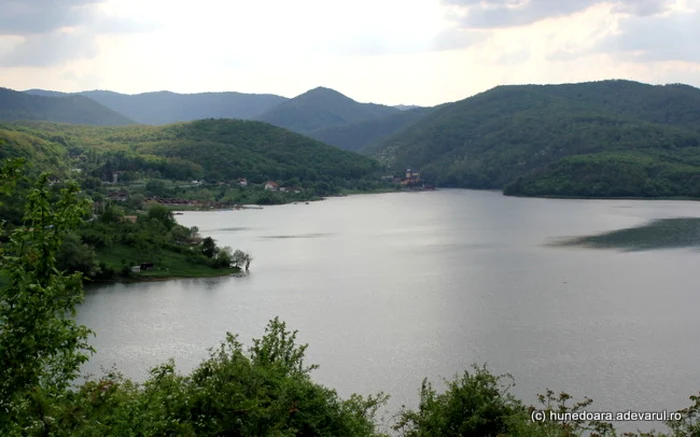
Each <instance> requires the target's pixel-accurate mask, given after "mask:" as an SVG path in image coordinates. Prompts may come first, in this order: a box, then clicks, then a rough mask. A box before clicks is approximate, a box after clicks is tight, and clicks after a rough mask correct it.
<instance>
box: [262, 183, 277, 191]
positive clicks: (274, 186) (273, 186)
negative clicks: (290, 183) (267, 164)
mask: <svg viewBox="0 0 700 437" xmlns="http://www.w3.org/2000/svg"><path fill="white" fill-rule="evenodd" d="M278 189H279V184H278V183H277V182H273V181H267V182H265V190H267V191H277V190H278Z"/></svg>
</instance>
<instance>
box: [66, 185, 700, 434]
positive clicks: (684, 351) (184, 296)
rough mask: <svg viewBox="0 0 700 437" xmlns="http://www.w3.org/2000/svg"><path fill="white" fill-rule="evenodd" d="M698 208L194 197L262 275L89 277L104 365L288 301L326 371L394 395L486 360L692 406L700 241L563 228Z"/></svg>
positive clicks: (98, 364) (193, 340) (482, 194)
mask: <svg viewBox="0 0 700 437" xmlns="http://www.w3.org/2000/svg"><path fill="white" fill-rule="evenodd" d="M698 216H700V203H697V202H682V201H638V200H634V201H632V200H629V201H627V200H553V199H520V198H511V197H504V196H502V195H501V194H500V193H497V192H489V191H471V190H441V191H436V192H423V193H391V194H378V195H361V196H350V197H345V198H333V199H328V200H325V201H322V202H314V203H311V204H309V205H305V204H298V205H284V206H275V207H265V209H263V210H246V211H219V212H186V213H184V214H183V215H180V216H177V218H178V221H179V222H180V223H181V224H183V225H186V226H198V227H199V229H200V232H201V234H203V235H205V236H211V237H213V238H214V239H216V240H217V242H218V244H220V245H227V246H231V247H232V248H234V249H236V248H240V249H242V250H244V251H247V252H250V253H252V255H253V256H254V260H253V263H252V264H251V272H250V274H249V275H247V276H245V277H241V278H235V277H227V278H217V279H201V280H176V281H169V282H155V283H154V282H151V283H140V284H128V285H125V284H116V285H109V286H104V287H100V288H98V289H91V290H88V292H87V296H86V302H85V304H84V305H83V306H82V307H81V308H80V311H79V321H80V322H81V323H84V324H86V325H87V326H88V327H90V328H92V329H93V330H94V331H96V333H97V337H96V338H95V339H94V340H93V342H92V343H93V344H94V345H95V347H96V348H97V350H98V353H97V355H95V357H94V358H93V359H92V360H91V362H90V363H88V365H87V366H86V370H87V371H90V372H93V373H99V372H100V368H102V367H109V366H111V365H112V364H116V366H117V367H118V368H119V369H120V370H121V371H123V372H124V373H125V374H126V375H127V376H130V377H133V378H136V379H143V378H145V377H146V375H147V371H148V369H149V368H150V367H152V366H154V365H156V364H158V363H161V362H163V361H165V360H166V359H168V358H170V357H172V358H174V359H175V361H176V364H177V365H178V367H179V368H180V369H181V370H182V371H189V370H191V369H192V368H193V367H194V366H196V365H197V364H198V363H199V362H200V361H201V360H202V359H203V358H205V357H206V354H207V348H209V347H212V346H215V345H217V344H218V343H219V342H220V341H221V340H223V339H224V337H225V332H226V331H230V332H233V333H238V334H240V336H241V339H242V340H244V343H246V344H249V343H250V339H251V338H253V337H259V336H261V335H262V333H263V330H264V327H265V325H266V323H267V321H268V320H270V319H272V318H274V317H275V316H280V318H281V319H282V320H284V321H286V322H287V324H288V327H290V328H292V329H298V330H299V338H300V339H301V341H303V342H307V343H309V345H310V346H309V349H308V361H309V362H310V363H316V364H319V365H320V369H319V370H317V371H316V372H315V379H316V380H317V381H318V382H321V383H323V384H326V385H328V386H331V387H333V388H336V389H337V390H338V391H339V393H340V394H341V395H343V396H347V395H349V394H351V393H353V392H357V393H361V394H369V393H376V392H378V391H383V392H385V393H388V394H391V396H392V399H391V402H390V405H389V410H391V411H396V410H397V409H398V408H399V407H400V406H401V405H402V404H407V405H410V406H415V405H416V404H417V401H418V391H419V389H420V385H421V381H422V379H423V378H424V377H429V378H430V379H432V380H436V381H439V379H440V378H441V377H451V376H453V375H455V374H456V373H461V372H462V371H463V370H465V369H466V368H468V366H469V365H470V364H471V363H488V365H489V366H490V367H491V369H492V370H493V371H494V372H497V373H505V372H509V373H511V374H512V375H513V376H514V378H515V379H516V383H517V385H516V387H515V389H514V392H515V394H516V395H518V396H519V397H521V398H523V399H524V400H525V401H528V402H531V403H534V402H535V395H536V394H537V393H542V392H544V391H545V390H546V389H547V388H551V389H553V390H555V391H566V392H568V393H570V394H572V395H574V396H575V397H577V398H583V396H588V397H591V398H593V399H594V401H595V402H594V404H593V405H592V406H591V407H590V408H589V411H608V410H610V411H626V410H628V409H630V410H633V411H659V410H664V409H666V410H675V409H678V408H681V407H685V406H688V405H690V401H689V400H688V396H690V395H692V394H697V393H698V391H699V390H700V366H698V363H700V348H699V347H697V342H698V340H697V338H698V332H700V317H698V308H700V294H699V293H698V289H699V288H698V274H699V272H700V269H699V266H700V252H697V251H694V250H685V249H678V250H655V251H644V252H622V251H616V250H600V249H586V248H561V247H552V246H548V245H547V244H548V243H551V242H553V241H556V240H557V239H560V238H563V237H573V236H581V235H587V234H595V233H600V232H604V231H610V230H615V229H622V228H627V227H632V226H637V225H641V224H644V223H647V222H648V221H649V220H652V219H656V218H666V217H698ZM639 427H640V428H641V429H649V427H650V425H649V424H644V423H640V424H639ZM628 428H629V427H628Z"/></svg>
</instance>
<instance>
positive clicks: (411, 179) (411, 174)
mask: <svg viewBox="0 0 700 437" xmlns="http://www.w3.org/2000/svg"><path fill="white" fill-rule="evenodd" d="M420 183H421V179H420V171H413V170H411V169H410V168H408V169H406V177H405V178H404V179H402V180H401V185H406V186H415V185H419V184H420Z"/></svg>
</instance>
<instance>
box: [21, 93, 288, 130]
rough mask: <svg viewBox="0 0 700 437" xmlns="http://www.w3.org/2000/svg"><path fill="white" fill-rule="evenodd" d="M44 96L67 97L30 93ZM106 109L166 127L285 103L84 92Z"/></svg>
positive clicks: (264, 98) (270, 98) (225, 96)
mask: <svg viewBox="0 0 700 437" xmlns="http://www.w3.org/2000/svg"><path fill="white" fill-rule="evenodd" d="M26 93H28V94H33V95H41V96H55V95H63V96H66V95H68V94H64V93H59V92H55V91H45V90H37V89H33V90H27V91H26ZM78 94H79V95H82V96H85V97H88V98H90V99H92V100H94V101H96V102H98V103H100V104H102V105H104V106H106V107H107V108H110V109H112V110H114V111H116V112H119V113H120V114H124V115H125V116H127V117H129V118H131V119H133V120H136V121H137V122H138V123H141V124H151V125H164V124H169V123H175V122H180V121H193V120H200V119H204V118H240V119H244V120H246V119H252V118H255V117H256V116H258V115H260V114H262V113H263V112H265V111H267V110H269V109H270V108H273V107H275V106H277V105H279V104H280V103H282V102H284V101H286V100H287V99H286V98H285V97H281V96H277V95H274V94H245V93H237V92H210V93H195V94H178V93H173V92H170V91H158V92H150V93H142V94H133V95H130V94H120V93H115V92H113V91H100V90H95V91H82V92H80V93H78Z"/></svg>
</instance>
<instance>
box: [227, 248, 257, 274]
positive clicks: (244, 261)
mask: <svg viewBox="0 0 700 437" xmlns="http://www.w3.org/2000/svg"><path fill="white" fill-rule="evenodd" d="M251 261H253V257H252V256H250V255H249V254H247V253H245V252H243V251H242V250H236V251H235V252H234V253H233V255H232V256H231V264H233V265H234V266H236V267H238V268H243V267H245V269H246V271H247V270H248V268H249V267H250V262H251Z"/></svg>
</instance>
